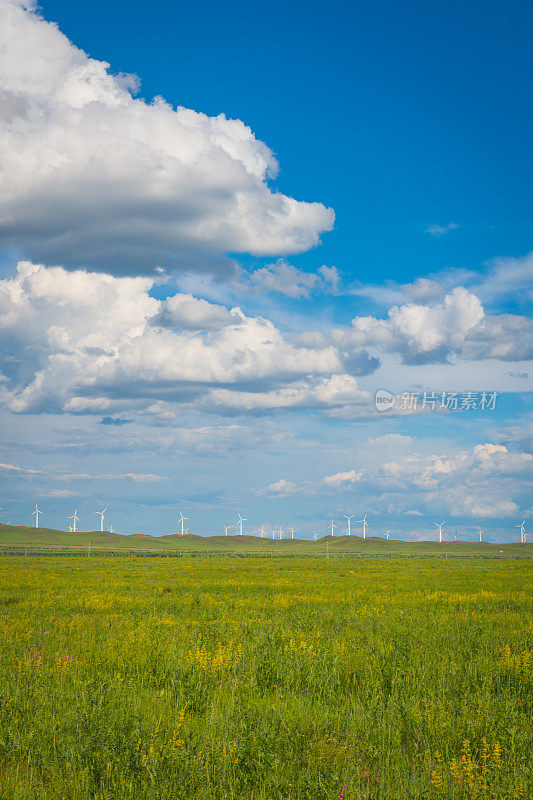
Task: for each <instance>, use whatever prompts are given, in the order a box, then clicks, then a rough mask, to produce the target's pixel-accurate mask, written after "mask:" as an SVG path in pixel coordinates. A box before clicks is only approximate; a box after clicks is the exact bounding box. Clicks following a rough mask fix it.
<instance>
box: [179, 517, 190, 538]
mask: <svg viewBox="0 0 533 800" xmlns="http://www.w3.org/2000/svg"><path fill="white" fill-rule="evenodd" d="M185 519H189V517H184V516H183V514H182V513H181V511H180V516H179V519H178V525H179V524H180V523H181V535H182V536H183V520H185Z"/></svg>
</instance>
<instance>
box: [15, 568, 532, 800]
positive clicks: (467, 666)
mask: <svg viewBox="0 0 533 800" xmlns="http://www.w3.org/2000/svg"><path fill="white" fill-rule="evenodd" d="M531 577H532V574H531V567H530V563H529V562H528V560H522V559H521V560H514V559H510V560H509V559H507V560H506V559H502V560H496V559H494V560H477V559H475V560H473V559H464V560H463V559H452V560H447V561H446V560H440V559H439V560H436V559H416V558H412V559H409V560H406V559H395V558H389V559H386V560H384V559H374V560H373V559H371V558H365V559H347V558H345V559H342V560H340V559H332V560H329V561H327V560H326V559H324V558H322V559H320V560H318V559H305V558H300V559H296V560H294V559H272V560H270V559H269V560H266V559H264V558H263V559H251V558H249V559H245V560H243V559H230V558H224V559H215V558H211V559H208V560H207V559H198V558H195V559H191V558H187V557H184V558H181V559H153V558H149V559H148V558H147V559H145V558H137V559H125V558H109V557H107V558H106V557H102V558H95V559H88V558H78V557H72V558H68V559H66V558H53V557H49V558H46V559H44V558H31V557H28V558H19V557H13V556H12V557H10V558H0V607H1V609H2V614H1V617H0V620H1V622H0V636H1V637H2V648H1V650H0V662H1V664H0V787H1V788H0V798H1V800H12V799H15V800H37V798H39V800H43V798H53V799H54V800H86V799H87V798H94V800H119V799H120V800H148V798H149V799H150V800H156V799H157V800H170V799H172V800H181V799H182V798H198V800H222V799H224V800H228V799H229V798H235V800H237V799H238V800H278V799H279V800H281V798H284V800H302V799H303V798H305V799H306V800H322V799H323V800H326V798H327V800H334V798H340V797H341V796H342V797H343V798H344V800H352V799H354V798H358V799H360V798H365V799H366V800H378V799H383V800H384V799H385V798H386V800H407V799H408V798H409V799H410V798H435V799H438V798H447V799H449V800H451V798H454V799H455V800H460V799H461V798H499V799H501V798H526V797H527V796H531V794H530V793H531V786H532V781H531V759H530V757H529V754H530V749H529V748H530V745H531V742H530V741H529V740H528V735H529V731H530V721H531V719H530V712H531V706H530V700H531V667H532V662H533V659H532V655H533V653H532V650H533V647H532V633H533V626H532V623H531V616H530V612H531V592H530V589H531ZM528 615H529V616H528Z"/></svg>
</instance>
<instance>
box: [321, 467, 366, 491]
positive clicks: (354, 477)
mask: <svg viewBox="0 0 533 800" xmlns="http://www.w3.org/2000/svg"><path fill="white" fill-rule="evenodd" d="M362 477H363V470H360V471H359V472H356V471H355V470H354V469H350V470H348V471H347V472H336V473H335V474H334V475H326V476H325V477H324V478H323V483H324V485H325V486H328V487H330V488H339V487H343V486H350V485H353V484H354V483H355V482H356V481H359V480H361V478H362Z"/></svg>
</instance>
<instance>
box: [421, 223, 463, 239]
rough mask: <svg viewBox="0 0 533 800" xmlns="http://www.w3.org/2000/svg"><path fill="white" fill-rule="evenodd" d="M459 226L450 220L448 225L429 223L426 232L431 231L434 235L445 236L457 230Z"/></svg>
mask: <svg viewBox="0 0 533 800" xmlns="http://www.w3.org/2000/svg"><path fill="white" fill-rule="evenodd" d="M458 227H459V225H457V224H456V223H455V222H449V223H448V224H447V225H428V226H427V228H426V233H430V234H431V235H432V236H445V234H447V233H449V232H450V231H453V230H455V229H456V228H458Z"/></svg>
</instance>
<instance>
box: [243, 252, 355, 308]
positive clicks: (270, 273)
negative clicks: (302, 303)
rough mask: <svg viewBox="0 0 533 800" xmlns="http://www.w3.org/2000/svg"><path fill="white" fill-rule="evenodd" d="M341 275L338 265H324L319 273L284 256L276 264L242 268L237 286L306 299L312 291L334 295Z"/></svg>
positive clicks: (245, 289) (247, 290) (248, 289)
mask: <svg viewBox="0 0 533 800" xmlns="http://www.w3.org/2000/svg"><path fill="white" fill-rule="evenodd" d="M339 282H340V275H339V272H338V270H337V269H336V267H327V266H326V265H322V266H321V267H319V269H318V270H317V271H316V272H304V270H301V269H298V268H297V267H294V266H293V265H292V264H289V262H288V261H286V259H284V258H280V259H278V260H277V261H276V262H275V263H274V264H267V266H266V267H261V268H260V269H255V270H252V272H250V273H246V272H244V270H241V272H240V275H239V279H238V281H237V286H238V289H239V290H240V291H245V292H250V291H252V292H277V293H278V294H283V295H286V296H287V297H293V298H295V299H301V298H304V297H305V298H307V297H309V296H310V295H311V294H331V293H334V292H336V291H337V289H338V286H339Z"/></svg>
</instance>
